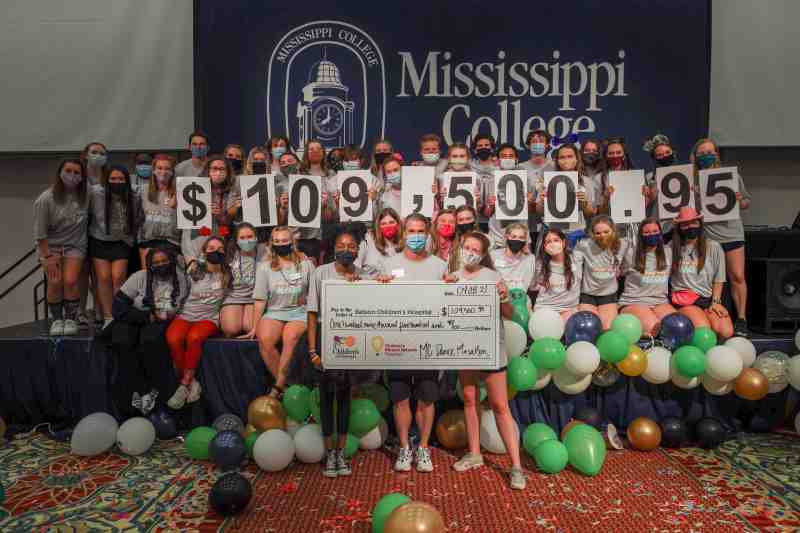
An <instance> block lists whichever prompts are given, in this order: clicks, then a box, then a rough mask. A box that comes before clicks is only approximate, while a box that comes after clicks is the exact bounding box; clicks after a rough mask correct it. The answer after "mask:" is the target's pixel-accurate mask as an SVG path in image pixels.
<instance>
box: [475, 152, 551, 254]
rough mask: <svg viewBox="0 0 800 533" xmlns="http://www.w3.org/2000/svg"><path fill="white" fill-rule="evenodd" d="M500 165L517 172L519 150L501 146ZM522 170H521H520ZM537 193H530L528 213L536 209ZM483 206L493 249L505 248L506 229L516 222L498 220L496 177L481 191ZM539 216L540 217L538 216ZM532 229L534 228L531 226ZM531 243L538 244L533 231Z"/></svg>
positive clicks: (530, 233)
mask: <svg viewBox="0 0 800 533" xmlns="http://www.w3.org/2000/svg"><path fill="white" fill-rule="evenodd" d="M497 155H498V163H499V166H500V170H509V171H510V170H517V169H520V167H519V157H518V155H517V149H516V148H515V147H514V145H513V144H501V145H500V148H498V150H497ZM520 170H521V169H520ZM536 197H537V192H536V190H535V189H532V190H529V191H528V211H534V210H535V209H536ZM481 206H482V208H483V215H484V216H486V217H488V219H489V223H488V230H489V241H490V242H491V243H492V248H493V249H497V248H503V247H504V246H505V228H506V227H508V225H509V224H512V223H514V221H513V220H512V221H508V220H503V221H500V220H497V217H496V209H497V193H496V191H495V181H494V175H492V177H491V178H489V179H487V180H486V181H484V184H483V190H482V191H481ZM537 216H538V215H537ZM531 227H532V228H533V227H534V226H531ZM529 235H530V236H531V242H533V243H535V242H536V236H537V233H536V232H535V231H533V230H531V231H530V232H529Z"/></svg>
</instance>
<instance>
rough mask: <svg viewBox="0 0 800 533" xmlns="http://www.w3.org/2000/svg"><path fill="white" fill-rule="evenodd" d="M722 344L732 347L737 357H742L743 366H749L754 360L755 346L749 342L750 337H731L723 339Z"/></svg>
mask: <svg viewBox="0 0 800 533" xmlns="http://www.w3.org/2000/svg"><path fill="white" fill-rule="evenodd" d="M723 346H727V347H729V348H733V349H734V350H736V353H738V354H739V357H741V358H742V365H744V368H750V367H751V366H753V363H754V362H755V360H756V347H755V346H753V343H752V342H750V339H745V338H744V337H731V338H730V339H728V340H726V341H725V344H724V345H723Z"/></svg>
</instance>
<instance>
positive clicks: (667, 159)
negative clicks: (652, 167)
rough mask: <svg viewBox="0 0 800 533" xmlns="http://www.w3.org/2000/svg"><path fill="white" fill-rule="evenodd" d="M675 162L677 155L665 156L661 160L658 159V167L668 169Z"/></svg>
mask: <svg viewBox="0 0 800 533" xmlns="http://www.w3.org/2000/svg"><path fill="white" fill-rule="evenodd" d="M674 162H675V154H669V155H665V156H664V157H662V158H661V159H656V166H658V167H668V166H670V165H671V164H672V163H674Z"/></svg>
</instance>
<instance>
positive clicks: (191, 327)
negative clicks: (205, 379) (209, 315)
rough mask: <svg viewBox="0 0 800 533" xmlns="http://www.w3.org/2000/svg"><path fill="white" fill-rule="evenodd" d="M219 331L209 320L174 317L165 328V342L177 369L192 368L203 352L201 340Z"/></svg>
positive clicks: (194, 367) (195, 365)
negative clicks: (196, 320) (188, 319)
mask: <svg viewBox="0 0 800 533" xmlns="http://www.w3.org/2000/svg"><path fill="white" fill-rule="evenodd" d="M218 332H219V328H217V326H216V325H215V324H214V323H213V322H211V321H210V320H201V321H200V322H189V321H187V320H184V319H182V318H175V319H174V320H173V321H172V323H171V324H170V325H169V327H168V328H167V344H168V345H169V351H170V354H171V355H172V362H173V363H174V364H175V368H177V369H178V370H194V369H196V368H197V364H198V363H199V362H200V356H201V355H202V353H203V342H204V341H205V340H206V339H207V338H209V337H210V336H212V335H214V334H216V333H218Z"/></svg>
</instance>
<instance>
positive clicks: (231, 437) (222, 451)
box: [208, 431, 247, 472]
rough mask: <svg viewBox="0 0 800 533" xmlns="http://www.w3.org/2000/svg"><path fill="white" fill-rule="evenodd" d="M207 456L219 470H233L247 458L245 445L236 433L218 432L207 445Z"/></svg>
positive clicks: (240, 436) (242, 438)
mask: <svg viewBox="0 0 800 533" xmlns="http://www.w3.org/2000/svg"><path fill="white" fill-rule="evenodd" d="M208 456H209V458H210V459H211V460H212V461H213V462H214V464H215V465H217V468H219V469H220V470H222V471H223V472H224V471H227V470H234V469H236V468H239V466H241V464H242V461H244V460H245V458H246V457H247V444H245V441H244V437H242V435H241V434H240V433H239V432H237V431H220V432H219V433H217V434H216V435H215V436H214V438H213V439H211V443H210V444H209V445H208Z"/></svg>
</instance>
